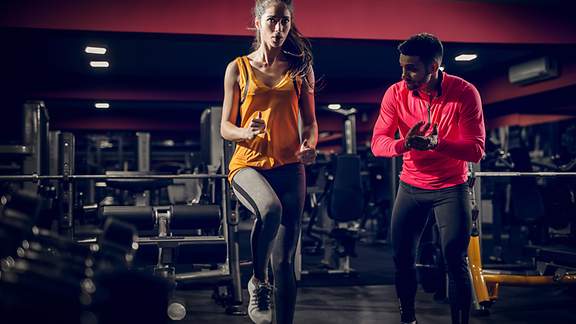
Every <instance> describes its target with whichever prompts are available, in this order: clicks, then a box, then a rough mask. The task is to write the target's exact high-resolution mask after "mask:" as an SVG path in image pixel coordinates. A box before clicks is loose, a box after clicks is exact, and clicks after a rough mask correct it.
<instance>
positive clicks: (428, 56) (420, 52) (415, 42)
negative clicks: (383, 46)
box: [398, 33, 444, 65]
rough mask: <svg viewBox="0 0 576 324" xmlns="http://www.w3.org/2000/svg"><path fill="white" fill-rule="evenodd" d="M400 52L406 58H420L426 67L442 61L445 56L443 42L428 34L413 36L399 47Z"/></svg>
mask: <svg viewBox="0 0 576 324" xmlns="http://www.w3.org/2000/svg"><path fill="white" fill-rule="evenodd" d="M398 50H399V51H400V53H401V54H404V55H406V56H418V57H420V60H421V61H422V62H423V63H424V64H426V65H428V64H430V63H432V61H433V60H434V59H438V60H439V61H442V56H443V55H444V48H443V46H442V42H440V40H439V39H438V37H436V36H434V35H432V34H428V33H420V34H416V35H413V36H412V37H410V38H408V39H407V40H406V41H404V42H402V43H401V44H400V45H398Z"/></svg>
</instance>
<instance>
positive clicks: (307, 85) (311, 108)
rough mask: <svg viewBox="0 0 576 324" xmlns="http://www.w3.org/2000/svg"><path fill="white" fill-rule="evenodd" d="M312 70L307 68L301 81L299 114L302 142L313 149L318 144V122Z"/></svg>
mask: <svg viewBox="0 0 576 324" xmlns="http://www.w3.org/2000/svg"><path fill="white" fill-rule="evenodd" d="M314 83H315V80H314V71H313V70H312V69H310V70H309V72H308V74H307V75H306V82H303V83H302V90H301V93H302V94H301V95H300V114H301V116H302V143H304V142H305V141H306V143H307V145H308V147H310V148H312V149H315V148H316V144H318V123H317V122H316V106H315V102H314Z"/></svg>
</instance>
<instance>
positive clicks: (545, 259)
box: [468, 171, 576, 315]
mask: <svg viewBox="0 0 576 324" xmlns="http://www.w3.org/2000/svg"><path fill="white" fill-rule="evenodd" d="M574 176H576V172H480V171H479V172H471V173H470V187H471V189H472V190H471V201H472V206H473V208H472V221H473V223H472V225H473V227H472V235H471V238H470V245H469V247H468V259H469V269H470V273H471V276H472V286H473V291H474V304H475V308H476V310H477V311H478V313H479V314H482V315H487V314H489V307H490V306H491V305H492V304H493V303H494V302H495V301H496V300H497V299H498V293H499V289H500V286H502V285H519V286H533V285H554V284H575V283H576V254H575V253H574V251H573V250H558V249H554V248H552V249H550V248H547V247H545V246H532V247H529V248H530V249H532V250H533V257H534V260H535V263H536V267H535V269H534V270H532V271H524V272H520V273H515V272H512V271H498V270H485V269H483V267H482V259H481V246H480V237H481V224H482V223H481V221H480V219H479V212H480V209H479V206H478V204H477V203H476V201H477V199H476V197H475V193H476V192H479V190H478V188H479V182H478V181H476V180H477V179H478V178H482V177H574Z"/></svg>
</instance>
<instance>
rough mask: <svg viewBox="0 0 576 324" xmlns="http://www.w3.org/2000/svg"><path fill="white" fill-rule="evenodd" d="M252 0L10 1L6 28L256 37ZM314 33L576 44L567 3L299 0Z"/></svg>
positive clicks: (302, 18) (4, 8)
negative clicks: (428, 34) (423, 34)
mask: <svg viewBox="0 0 576 324" xmlns="http://www.w3.org/2000/svg"><path fill="white" fill-rule="evenodd" d="M253 3H254V2H253V1H252V0H165V1H161V0H122V1H118V0H95V1H78V0H76V1H70V0H50V1H46V0H8V1H6V0H4V1H3V4H0V26H10V27H32V28H52V29H72V30H99V31H121V32H148V33H179V34H206V35H244V36H245V35H251V34H252V31H250V30H249V29H248V28H249V27H251V26H252V18H251V13H250V10H251V9H250V8H251V7H252V6H253ZM295 6H296V13H295V17H296V23H297V24H298V25H299V26H300V29H302V31H303V32H304V34H305V35H307V36H308V37H326V38H352V39H381V40H399V39H405V38H406V37H407V36H409V35H411V34H414V33H417V32H422V31H428V32H431V33H435V34H437V35H438V36H439V37H440V38H441V39H442V40H443V41H446V42H450V41H454V42H473V43H545V44H553V43H558V44H560V43H562V44H571V43H576V23H575V19H573V16H572V15H571V14H570V10H566V8H564V7H561V6H558V5H556V6H553V5H547V6H540V7H531V6H528V5H506V4H498V3H497V2H496V1H491V2H480V1H452V0H402V1H399V0H393V1H384V0H363V1H358V0H357V1H349V0H333V1H325V0H299V1H298V0H296V1H295Z"/></svg>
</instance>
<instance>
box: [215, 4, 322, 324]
mask: <svg viewBox="0 0 576 324" xmlns="http://www.w3.org/2000/svg"><path fill="white" fill-rule="evenodd" d="M293 18H294V17H293V8H292V4H291V1H286V0H284V1H282V0H257V1H256V5H255V7H254V25H255V27H256V38H255V41H254V44H253V45H254V46H253V52H251V53H250V54H248V55H247V56H242V57H239V58H237V59H235V60H234V61H232V62H230V64H228V67H227V68H226V75H225V77H224V103H223V110H222V121H221V125H220V132H221V134H222V137H223V138H224V139H226V140H229V141H234V142H236V150H235V152H234V155H233V157H232V159H231V161H230V173H229V180H230V181H231V183H232V188H233V190H234V193H235V194H236V196H237V197H238V199H239V201H240V202H241V203H242V204H243V205H244V206H246V208H248V209H249V210H250V211H251V212H252V213H253V214H255V215H256V221H255V223H254V227H253V229H252V236H251V245H252V262H253V266H254V273H253V276H252V278H251V279H250V281H249V283H248V293H249V295H250V302H249V305H248V314H249V316H250V318H251V319H252V321H254V322H255V323H258V324H260V323H271V322H272V310H271V307H270V302H271V295H272V287H271V286H270V284H269V281H268V273H267V269H268V263H269V261H270V260H271V261H272V269H273V272H274V291H273V295H274V305H275V307H274V310H275V311H274V316H275V319H276V323H279V324H282V323H292V321H293V318H294V308H295V304H296V280H295V277H294V254H295V250H296V243H297V241H298V236H299V233H300V222H301V215H302V210H303V206H304V198H305V193H306V182H305V172H304V166H303V164H310V163H312V162H314V159H315V158H316V151H315V147H316V142H317V138H318V126H317V124H316V117H315V112H314V82H315V81H314V73H313V70H312V53H311V49H310V44H309V42H308V41H307V40H306V39H304V38H303V37H302V35H301V34H300V32H299V31H298V30H297V29H296V26H295V25H294V22H293ZM299 115H300V117H301V120H302V127H301V132H300V131H299V118H298V116H299Z"/></svg>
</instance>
